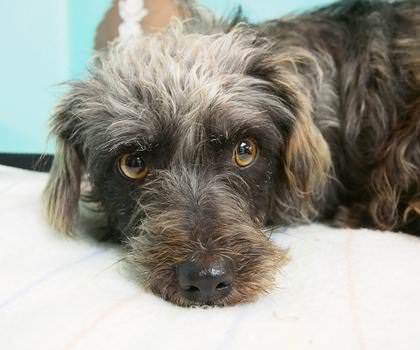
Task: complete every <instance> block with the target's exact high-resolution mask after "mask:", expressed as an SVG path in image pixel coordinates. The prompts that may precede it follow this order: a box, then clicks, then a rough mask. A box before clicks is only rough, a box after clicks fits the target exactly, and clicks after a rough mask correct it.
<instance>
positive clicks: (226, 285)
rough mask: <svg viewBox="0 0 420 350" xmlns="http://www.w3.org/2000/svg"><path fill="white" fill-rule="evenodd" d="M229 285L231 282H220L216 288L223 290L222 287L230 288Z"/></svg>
mask: <svg viewBox="0 0 420 350" xmlns="http://www.w3.org/2000/svg"><path fill="white" fill-rule="evenodd" d="M228 287H230V283H229V282H220V283H219V284H218V285H217V286H216V289H217V290H222V289H225V288H228Z"/></svg>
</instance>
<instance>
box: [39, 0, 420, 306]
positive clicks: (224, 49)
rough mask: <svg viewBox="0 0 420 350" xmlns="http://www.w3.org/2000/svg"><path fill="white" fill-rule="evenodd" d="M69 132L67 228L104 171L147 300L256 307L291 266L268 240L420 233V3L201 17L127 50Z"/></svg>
mask: <svg viewBox="0 0 420 350" xmlns="http://www.w3.org/2000/svg"><path fill="white" fill-rule="evenodd" d="M189 10H191V11H192V12H193V16H199V15H198V14H196V13H194V11H195V8H194V7H191V8H189ZM197 23H198V25H197ZM52 126H53V132H54V133H55V134H56V135H57V136H58V139H59V149H58V153H57V157H56V160H55V163H54V168H53V170H52V174H51V179H50V182H49V184H48V188H47V190H46V196H47V207H48V211H49V216H50V219H51V221H52V223H53V224H54V225H55V226H56V227H58V228H59V229H61V230H65V231H69V230H71V226H72V224H73V221H74V217H75V216H76V214H77V202H78V200H79V195H80V179H81V176H82V174H84V173H86V174H88V175H89V179H90V182H91V184H92V188H93V190H92V193H91V197H92V198H94V200H95V201H97V202H98V203H100V205H101V206H102V208H103V211H104V213H105V215H106V216H107V218H108V222H109V227H110V229H111V230H112V232H113V234H114V236H116V237H118V238H119V239H120V240H121V241H123V242H125V243H126V244H128V247H129V250H130V254H129V257H130V259H131V261H132V262H133V263H134V264H135V266H136V267H137V270H138V272H139V276H140V277H141V279H142V281H143V283H144V284H145V285H146V286H147V287H149V288H151V289H152V290H153V291H154V292H156V293H158V294H160V295H162V296H163V297H164V298H166V299H169V300H170V301H172V302H175V303H178V304H180V305H191V304H203V303H204V304H220V305H221V304H232V303H237V302H244V301H249V300H253V299H254V298H255V297H256V296H257V295H259V294H260V293H261V292H263V291H265V290H266V289H268V288H270V286H271V285H272V283H273V281H274V279H275V272H276V271H277V269H278V267H279V265H281V263H283V262H284V261H285V255H284V252H282V251H281V250H279V249H278V248H277V247H275V246H274V245H273V244H272V243H271V242H270V241H269V239H268V238H267V236H266V234H265V232H266V231H265V230H264V227H271V226H273V225H284V224H297V223H302V222H308V221H311V220H320V221H327V222H330V223H333V224H337V225H340V226H352V227H362V226H363V227H373V228H380V229H389V230H395V231H399V230H402V231H405V232H408V233H412V234H420V4H419V3H418V2H417V1H406V2H397V3H392V4H387V3H383V2H360V1H356V2H354V1H353V2H346V3H342V4H337V5H333V6H330V7H327V8H324V9H321V10H319V11H316V12H312V13H309V14H306V15H302V16H298V17H294V18H289V19H283V20H278V21H270V22H266V23H263V24H261V25H256V26H251V25H244V24H228V23H225V22H221V21H215V20H214V19H212V18H210V19H208V18H207V19H206V18H204V17H200V20H199V21H191V23H190V24H186V25H184V26H183V27H182V26H180V25H179V24H178V25H174V26H173V28H172V29H170V30H169V31H168V32H167V33H163V34H158V35H156V34H155V35H151V36H147V37H145V38H143V39H141V40H139V41H138V42H136V43H133V44H131V45H128V46H125V45H121V44H116V45H114V46H112V47H111V48H110V49H109V51H108V52H106V53H103V54H101V55H99V56H98V58H97V60H96V62H95V65H94V67H93V70H92V72H91V76H90V78H89V79H87V80H85V81H81V82H76V83H73V84H72V90H71V92H70V93H69V94H68V95H67V96H66V97H65V98H64V99H63V101H62V103H61V104H60V105H59V106H58V109H57V113H56V114H55V116H54V117H53V120H52Z"/></svg>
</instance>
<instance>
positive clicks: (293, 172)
mask: <svg viewBox="0 0 420 350" xmlns="http://www.w3.org/2000/svg"><path fill="white" fill-rule="evenodd" d="M258 66H259V71H257V75H258V77H259V78H263V79H264V80H266V81H269V82H270V83H271V85H272V88H273V93H274V94H275V95H276V97H277V98H279V99H280V100H281V101H282V102H283V104H284V106H285V107H286V109H287V111H288V113H289V116H288V117H286V116H285V115H275V116H273V119H274V122H275V123H276V124H277V125H278V127H279V128H283V129H287V134H288V135H287V145H286V149H285V150H283V151H282V152H284V153H283V154H282V155H281V157H280V158H281V159H283V166H284V169H283V173H284V175H285V180H286V183H285V184H284V186H283V188H282V191H283V192H284V191H286V192H287V196H288V197H289V200H288V204H292V203H293V204H294V208H292V210H293V211H294V212H297V213H298V215H300V216H302V217H310V216H311V212H314V208H312V200H311V199H313V198H314V196H316V195H317V194H319V193H321V192H322V188H323V187H324V185H325V184H326V183H327V181H328V178H329V173H330V170H331V164H332V160H331V154H330V150H329V146H328V144H327V142H326V140H325V139H324V137H323V135H322V133H321V131H320V129H319V128H318V126H317V125H316V124H315V122H314V113H315V108H314V106H315V104H316V100H317V94H318V93H319V91H321V89H322V84H323V82H322V79H323V78H322V70H321V67H320V66H319V63H318V60H317V58H316V57H314V56H313V54H312V53H311V52H309V51H306V50H304V49H301V48H293V47H291V48H288V49H287V50H285V52H284V53H276V54H273V55H270V54H268V55H267V56H266V57H265V59H263V60H261V61H260V62H259V63H258ZM285 118H286V119H287V121H284V119H285ZM285 125H287V126H286V127H285ZM284 132H285V130H282V134H283V135H284ZM282 210H288V209H287V208H283V209H282Z"/></svg>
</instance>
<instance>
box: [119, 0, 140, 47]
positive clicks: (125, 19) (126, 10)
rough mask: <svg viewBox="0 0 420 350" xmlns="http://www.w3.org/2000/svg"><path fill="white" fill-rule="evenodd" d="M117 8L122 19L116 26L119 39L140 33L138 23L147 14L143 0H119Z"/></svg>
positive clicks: (124, 39)
mask: <svg viewBox="0 0 420 350" xmlns="http://www.w3.org/2000/svg"><path fill="white" fill-rule="evenodd" d="M118 9H119V13H120V17H121V20H122V22H121V24H120V26H119V27H118V33H119V36H120V39H121V40H123V41H126V40H128V39H131V38H133V37H136V36H139V35H141V34H142V29H141V25H140V23H141V21H142V20H143V18H144V17H145V16H146V15H147V10H146V9H145V8H144V2H143V0H120V1H119V2H118Z"/></svg>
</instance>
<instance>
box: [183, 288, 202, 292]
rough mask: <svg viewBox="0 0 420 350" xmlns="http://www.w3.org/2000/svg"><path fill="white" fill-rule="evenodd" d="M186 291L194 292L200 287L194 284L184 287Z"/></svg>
mask: <svg viewBox="0 0 420 350" xmlns="http://www.w3.org/2000/svg"><path fill="white" fill-rule="evenodd" d="M184 290H185V291H186V292H190V293H194V292H198V291H200V289H199V288H198V287H196V286H189V287H187V288H185V289H184Z"/></svg>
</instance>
